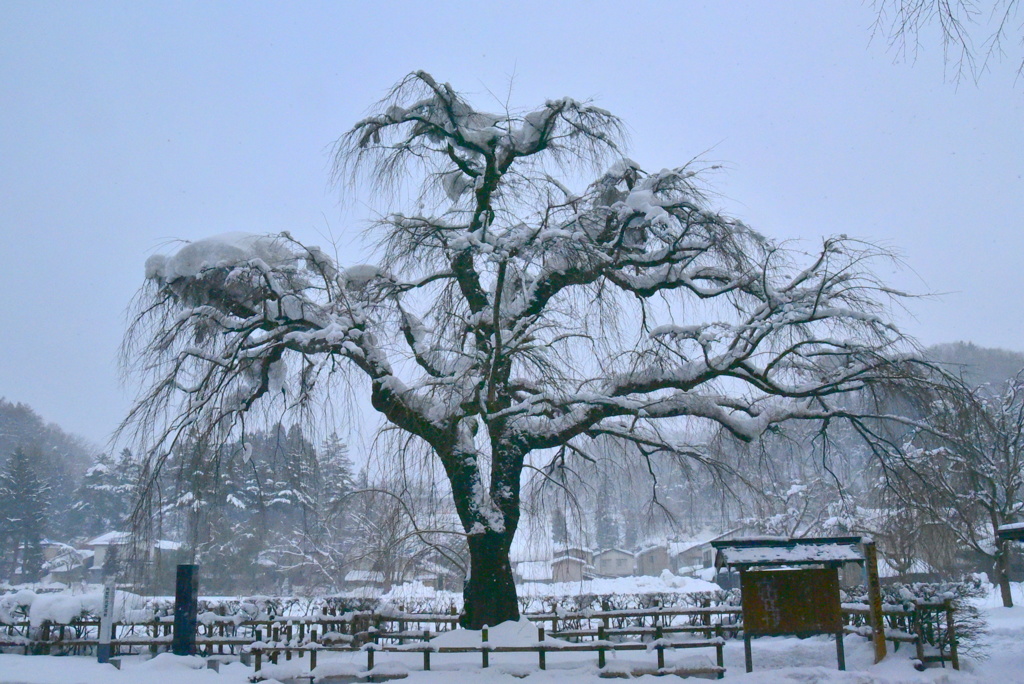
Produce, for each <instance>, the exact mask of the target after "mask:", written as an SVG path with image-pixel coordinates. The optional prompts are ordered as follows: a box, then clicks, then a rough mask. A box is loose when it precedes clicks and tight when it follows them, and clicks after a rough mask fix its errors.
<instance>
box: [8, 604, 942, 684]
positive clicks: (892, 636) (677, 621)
mask: <svg viewBox="0 0 1024 684" xmlns="http://www.w3.org/2000/svg"><path fill="white" fill-rule="evenodd" d="M843 613H844V616H845V619H846V622H847V627H846V630H847V632H849V633H856V634H860V635H863V636H866V637H868V638H870V636H871V631H870V627H869V626H868V625H867V619H866V617H867V608H862V607H859V606H849V605H848V606H844V608H843ZM884 615H885V619H886V623H887V626H886V638H887V639H888V640H890V641H892V642H893V643H894V644H895V645H896V647H897V648H898V646H899V644H901V643H910V644H913V645H914V646H915V648H916V649H917V661H918V665H919V666H920V667H924V665H925V664H926V663H930V662H941V663H945V662H946V660H949V661H950V663H951V665H952V666H953V667H954V668H956V669H959V658H958V654H957V638H956V630H955V623H954V613H953V607H952V604H951V603H950V602H949V601H945V602H942V603H921V604H918V605H917V606H915V607H914V608H912V609H910V610H905V609H902V608H898V609H897V608H894V607H889V608H887V609H886V610H885V611H884ZM524 617H526V618H528V619H529V620H531V621H532V622H534V623H535V624H536V625H537V627H538V632H537V641H536V642H535V643H533V644H530V645H523V646H499V645H492V644H491V643H490V641H489V639H488V631H487V630H482V632H481V636H482V638H481V643H480V644H479V645H476V646H458V647H456V646H447V647H446V646H435V645H433V644H431V643H429V642H430V639H432V638H433V637H435V636H437V635H438V634H439V633H442V632H445V631H449V630H451V629H454V628H455V627H456V626H457V624H458V619H459V616H458V615H452V614H447V613H440V614H427V613H406V612H402V611H397V612H393V613H386V614H382V613H371V612H365V611H355V612H343V613H339V612H338V611H337V610H328V611H324V612H318V613H315V614H312V615H305V616H280V617H276V618H273V619H264V620H238V619H235V618H232V617H228V616H213V615H211V614H209V613H207V614H205V615H204V616H203V619H202V620H201V622H200V625H199V634H198V636H197V639H196V647H197V650H198V651H199V652H200V653H202V654H204V655H207V656H215V655H233V656H241V657H243V658H244V659H245V660H246V661H249V662H251V664H252V665H253V666H254V668H255V670H256V671H259V670H260V668H261V667H262V666H263V665H264V664H265V663H267V662H270V663H277V662H279V659H280V658H282V657H283V658H284V659H285V660H291V659H292V658H304V659H305V658H308V660H309V668H308V669H310V670H312V669H313V668H315V667H316V660H317V654H318V653H319V652H322V651H328V652H357V651H361V652H363V653H364V654H365V657H366V661H367V669H368V670H371V669H373V667H374V665H375V658H376V657H377V655H378V654H386V653H416V654H420V655H421V656H422V659H423V668H424V669H430V666H431V656H432V655H435V654H448V653H477V654H479V656H480V659H481V665H482V666H483V667H488V665H489V658H490V654H491V653H523V652H529V653H535V654H536V656H537V662H538V666H539V667H540V668H541V669H544V668H545V667H546V659H547V654H548V653H553V652H560V653H569V652H590V653H594V654H595V655H596V657H597V663H598V665H599V667H604V666H605V664H606V655H607V653H608V652H609V651H612V652H618V651H653V652H655V653H656V659H657V667H656V668H655V667H654V666H653V665H652V667H651V668H649V670H650V671H651V672H655V671H657V672H666V673H667V672H676V671H675V670H672V669H671V668H670V669H669V670H666V669H665V650H666V649H671V650H676V649H695V648H714V649H715V662H716V665H715V666H710V667H708V668H695V669H694V668H691V670H692V672H691V671H690V670H687V673H690V674H718V675H719V676H720V675H721V674H722V673H723V672H724V671H725V670H724V665H723V657H722V648H723V645H724V643H725V640H726V639H727V638H732V637H736V636H737V635H738V634H739V633H741V631H742V622H741V612H740V608H739V607H735V606H713V607H705V608H667V607H661V608H650V609H644V610H607V611H582V612H551V613H532V614H526V615H524ZM172 622H173V618H171V617H164V618H160V619H157V620H154V621H152V622H149V623H143V624H115V625H114V626H113V631H112V641H111V644H112V647H113V649H114V652H115V654H116V653H125V654H126V653H139V652H142V651H146V650H148V651H149V652H151V653H157V652H160V651H161V650H167V649H168V648H169V647H170V643H171V629H172ZM552 639H556V640H557V641H554V640H552ZM98 642H99V623H98V621H95V620H77V621H72V622H71V623H70V624H67V625H57V624H51V623H47V622H44V623H43V624H41V625H39V626H38V627H36V628H34V629H33V628H31V627H30V625H28V623H18V624H15V625H0V647H4V648H7V649H12V648H15V649H18V650H23V652H24V653H25V654H55V655H56V654H88V653H92V652H94V649H95V647H96V644H97V643H98ZM646 671H647V670H636V671H635V673H637V674H639V673H642V672H646ZM676 674H684V672H676Z"/></svg>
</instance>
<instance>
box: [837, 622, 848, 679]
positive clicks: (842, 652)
mask: <svg viewBox="0 0 1024 684" xmlns="http://www.w3.org/2000/svg"><path fill="white" fill-rule="evenodd" d="M836 660H837V661H839V669H840V670H845V669H846V649H845V647H844V644H843V632H842V631H838V632H836Z"/></svg>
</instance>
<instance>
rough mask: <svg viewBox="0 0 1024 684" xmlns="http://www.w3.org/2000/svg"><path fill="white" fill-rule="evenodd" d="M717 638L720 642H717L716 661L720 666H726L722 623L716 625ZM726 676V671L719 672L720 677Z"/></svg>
mask: <svg viewBox="0 0 1024 684" xmlns="http://www.w3.org/2000/svg"><path fill="white" fill-rule="evenodd" d="M715 638H716V639H718V643H717V644H715V662H717V663H718V667H725V653H723V650H724V648H725V637H723V636H722V624H721V623H718V624H717V625H715ZM724 676H725V673H724V672H719V673H718V679H721V678H722V677H724Z"/></svg>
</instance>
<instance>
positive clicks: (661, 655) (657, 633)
mask: <svg viewBox="0 0 1024 684" xmlns="http://www.w3.org/2000/svg"><path fill="white" fill-rule="evenodd" d="M655 619H657V618H655ZM663 636H664V634H663V633H662V631H661V625H655V627H654V640H655V641H661V639H662V637H663ZM657 648H658V669H659V670H664V669H665V646H664V645H662V644H658V646H657Z"/></svg>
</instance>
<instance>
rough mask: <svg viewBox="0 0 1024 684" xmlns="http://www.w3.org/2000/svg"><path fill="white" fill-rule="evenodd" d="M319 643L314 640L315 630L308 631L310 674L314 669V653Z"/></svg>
mask: <svg viewBox="0 0 1024 684" xmlns="http://www.w3.org/2000/svg"><path fill="white" fill-rule="evenodd" d="M319 645H320V644H319V643H317V640H316V628H315V627H314V628H312V629H310V630H309V671H310V672H312V671H313V670H315V669H316V652H317V650H319V649H318V647H319Z"/></svg>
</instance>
